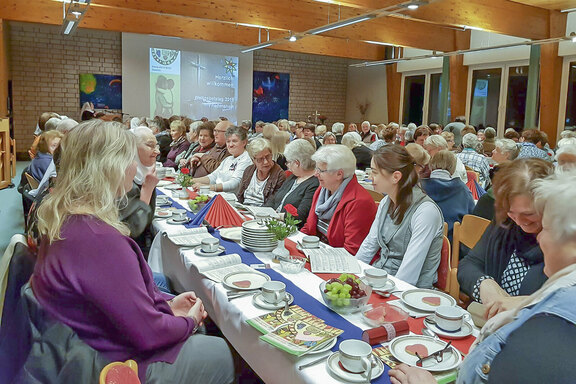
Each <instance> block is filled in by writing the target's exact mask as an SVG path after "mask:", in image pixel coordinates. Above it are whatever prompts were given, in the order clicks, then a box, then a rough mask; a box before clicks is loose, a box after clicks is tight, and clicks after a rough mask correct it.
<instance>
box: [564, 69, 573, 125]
mask: <svg viewBox="0 0 576 384" xmlns="http://www.w3.org/2000/svg"><path fill="white" fill-rule="evenodd" d="M575 125H576V61H572V62H570V65H569V68H568V98H567V100H566V115H565V117H564V126H565V127H573V126H575Z"/></svg>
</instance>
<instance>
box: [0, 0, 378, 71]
mask: <svg viewBox="0 0 576 384" xmlns="http://www.w3.org/2000/svg"><path fill="white" fill-rule="evenodd" d="M27 8H29V7H28V6H27V5H26V4H24V3H22V2H20V1H17V0H12V1H3V2H2V3H1V4H0V19H2V18H4V19H6V20H14V21H23V22H40V23H44V24H52V25H60V24H62V5H61V3H58V2H54V1H37V3H36V4H35V12H34V13H31V12H27ZM36 14H40V15H42V17H41V18H40V20H39V19H38V17H37V16H35V15H36ZM79 27H80V28H89V29H100V30H110V31H118V32H132V33H140V34H155V35H165V36H175V37H182V38H187V39H196V40H207V41H216V42H222V43H229V44H238V45H244V46H251V45H254V44H256V43H258V30H257V29H254V28H250V27H243V26H239V25H238V26H236V25H232V24H226V23H219V22H213V21H206V20H199V19H192V18H186V17H180V16H169V15H159V14H151V13H149V14H143V13H142V12H139V11H134V10H129V9H114V8H111V7H93V8H92V7H91V8H90V9H89V11H88V12H86V15H85V16H84V18H83V19H82V22H81V23H80V26H79ZM262 37H263V39H265V38H266V37H267V36H266V34H262ZM283 37H287V34H286V32H284V31H274V30H271V31H270V40H274V39H280V38H283ZM296 43H297V44H296V45H291V46H287V45H286V44H283V45H278V49H279V50H285V51H294V52H301V53H311V54H318V55H327V56H336V57H347V58H352V59H358V60H382V59H384V50H383V47H381V46H377V45H374V44H368V43H357V42H354V43H353V42H349V41H346V40H343V39H335V38H329V37H323V36H314V38H313V39H312V38H310V39H303V40H301V41H299V42H296Z"/></svg>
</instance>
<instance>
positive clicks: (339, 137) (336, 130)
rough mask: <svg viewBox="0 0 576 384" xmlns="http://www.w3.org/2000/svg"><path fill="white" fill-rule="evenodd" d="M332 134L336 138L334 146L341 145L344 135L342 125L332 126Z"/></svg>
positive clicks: (335, 124)
mask: <svg viewBox="0 0 576 384" xmlns="http://www.w3.org/2000/svg"><path fill="white" fill-rule="evenodd" d="M332 133H334V135H335V136H336V144H342V135H343V134H344V123H334V124H332Z"/></svg>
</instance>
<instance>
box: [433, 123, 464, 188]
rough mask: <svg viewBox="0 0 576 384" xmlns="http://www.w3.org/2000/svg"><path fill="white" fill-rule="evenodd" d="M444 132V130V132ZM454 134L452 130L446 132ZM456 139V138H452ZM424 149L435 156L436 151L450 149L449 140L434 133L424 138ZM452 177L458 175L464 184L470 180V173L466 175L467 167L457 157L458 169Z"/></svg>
mask: <svg viewBox="0 0 576 384" xmlns="http://www.w3.org/2000/svg"><path fill="white" fill-rule="evenodd" d="M443 133H444V132H443ZM446 133H449V134H451V135H452V138H454V134H453V133H451V132H446ZM452 141H454V139H452ZM424 149H426V151H427V152H428V153H429V154H430V156H431V157H433V156H434V155H435V154H436V153H438V152H440V151H443V150H447V151H449V150H450V148H449V146H448V142H447V141H446V139H445V138H444V136H443V135H432V136H428V137H427V138H426V140H424ZM452 177H458V178H459V179H460V180H462V182H463V183H464V184H466V183H467V182H468V175H466V167H465V166H464V164H463V163H462V161H461V160H460V159H459V158H458V157H456V170H455V171H454V173H453V174H452Z"/></svg>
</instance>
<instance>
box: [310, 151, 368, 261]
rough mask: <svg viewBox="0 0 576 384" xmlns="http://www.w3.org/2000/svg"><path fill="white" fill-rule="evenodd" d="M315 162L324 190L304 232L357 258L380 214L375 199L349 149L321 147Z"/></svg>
mask: <svg viewBox="0 0 576 384" xmlns="http://www.w3.org/2000/svg"><path fill="white" fill-rule="evenodd" d="M312 160H313V161H315V162H316V174H315V176H316V177H317V178H318V181H319V183H320V188H318V189H317V190H316V192H315V193H314V198H313V200H312V208H311V210H310V213H309V214H308V219H307V221H306V225H305V226H304V227H303V228H302V232H303V233H305V234H308V235H316V236H318V237H320V239H321V240H322V241H323V242H325V243H327V244H330V245H331V246H333V247H344V248H346V250H347V251H348V252H350V253H351V254H353V255H355V254H356V252H357V251H358V248H359V247H360V244H361V243H362V240H363V239H364V238H365V237H366V235H367V234H368V230H369V228H368V225H367V223H370V222H372V220H374V215H375V214H376V204H375V203H374V199H372V196H370V194H369V193H368V192H367V191H366V189H364V187H362V186H361V185H360V184H358V180H357V179H356V175H354V171H355V170H356V158H355V157H354V154H353V153H352V151H351V150H350V149H348V148H347V147H346V146H344V145H342V144H332V145H328V146H326V147H324V146H322V147H320V149H318V150H317V151H316V153H314V155H312Z"/></svg>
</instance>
